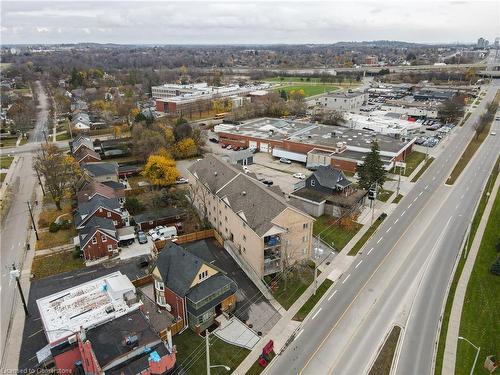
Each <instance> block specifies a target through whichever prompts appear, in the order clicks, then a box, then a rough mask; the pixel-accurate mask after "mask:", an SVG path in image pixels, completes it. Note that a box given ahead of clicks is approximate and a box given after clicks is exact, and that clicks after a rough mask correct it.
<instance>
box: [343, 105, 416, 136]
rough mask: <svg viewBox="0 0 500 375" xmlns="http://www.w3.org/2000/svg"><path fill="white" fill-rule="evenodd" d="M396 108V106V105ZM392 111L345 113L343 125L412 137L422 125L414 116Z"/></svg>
mask: <svg viewBox="0 0 500 375" xmlns="http://www.w3.org/2000/svg"><path fill="white" fill-rule="evenodd" d="M396 108H397V107H396ZM401 116H402V115H400V114H398V113H394V112H392V111H391V112H384V111H373V112H370V114H368V115H361V114H355V113H347V114H345V118H346V121H345V123H344V124H343V125H344V126H345V127H347V128H350V129H355V130H368V131H372V132H375V133H379V134H386V135H390V136H393V137H401V138H403V137H412V136H413V135H416V133H417V131H419V130H420V128H421V127H422V124H421V123H417V122H416V121H415V119H414V118H412V117H410V120H408V119H407V116H405V115H403V117H404V118H402V117H401Z"/></svg>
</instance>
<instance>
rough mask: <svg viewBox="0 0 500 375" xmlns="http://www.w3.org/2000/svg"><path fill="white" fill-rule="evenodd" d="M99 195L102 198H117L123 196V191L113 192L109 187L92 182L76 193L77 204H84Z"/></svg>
mask: <svg viewBox="0 0 500 375" xmlns="http://www.w3.org/2000/svg"><path fill="white" fill-rule="evenodd" d="M96 195H100V196H102V197H104V198H119V197H122V196H125V192H124V190H123V189H122V190H115V189H113V188H112V187H111V186H108V185H105V184H103V183H100V182H97V181H92V182H89V183H88V184H86V185H85V186H84V187H83V188H82V189H81V190H80V191H79V192H78V193H77V195H76V196H77V200H78V202H79V203H80V202H86V201H88V200H90V199H92V198H93V197H94V196H96Z"/></svg>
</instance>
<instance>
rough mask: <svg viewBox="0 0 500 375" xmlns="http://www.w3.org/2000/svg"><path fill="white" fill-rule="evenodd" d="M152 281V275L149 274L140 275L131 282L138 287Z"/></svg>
mask: <svg viewBox="0 0 500 375" xmlns="http://www.w3.org/2000/svg"><path fill="white" fill-rule="evenodd" d="M152 282H153V275H151V274H149V275H146V276H143V277H140V278H138V279H135V280H133V281H132V284H133V285H134V286H135V287H136V288H139V287H141V286H143V285H146V284H149V283H152Z"/></svg>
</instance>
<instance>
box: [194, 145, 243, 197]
mask: <svg viewBox="0 0 500 375" xmlns="http://www.w3.org/2000/svg"><path fill="white" fill-rule="evenodd" d="M188 169H189V171H190V172H191V173H192V174H193V175H195V174H196V176H197V177H198V179H199V180H200V181H202V182H203V183H204V184H205V185H206V186H208V188H209V189H210V191H211V192H213V193H214V194H215V192H216V191H217V190H219V189H220V188H221V187H223V186H224V185H225V184H227V183H228V182H229V181H231V179H233V178H234V177H236V175H237V174H238V173H239V172H238V171H237V170H235V169H233V168H230V167H229V166H228V165H227V163H224V162H223V161H222V160H220V159H218V158H216V157H215V156H213V155H211V154H209V155H207V156H206V157H205V158H203V159H202V160H199V161H197V162H196V163H194V164H193V165H192V166H191V167H189V168H188Z"/></svg>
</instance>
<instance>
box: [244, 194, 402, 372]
mask: <svg viewBox="0 0 500 375" xmlns="http://www.w3.org/2000/svg"><path fill="white" fill-rule="evenodd" d="M395 197H396V193H394V194H392V196H391V197H390V198H389V200H388V201H387V202H386V203H382V204H380V203H379V208H377V209H376V211H378V210H380V212H386V213H387V214H389V213H390V212H392V210H394V208H395V206H396V205H395V204H391V203H389V202H391V201H392V200H393V199H394V198H395ZM369 228H370V222H369V221H368V223H367V224H365V225H363V227H362V228H361V229H360V230H359V232H358V233H356V235H355V236H354V237H353V238H352V239H351V240H350V241H349V242H348V243H347V245H346V246H345V247H344V248H343V249H342V251H341V252H340V253H338V254H337V255H335V257H334V258H333V260H332V262H331V263H330V264H329V265H327V266H325V265H322V266H321V267H320V268H319V269H320V270H321V274H320V275H319V276H318V279H317V286H318V287H319V286H320V285H321V284H322V283H323V281H325V279H327V278H328V279H330V280H331V281H333V284H332V286H331V287H330V289H332V288H333V287H335V285H336V281H337V280H338V279H339V278H340V277H341V276H342V274H343V273H344V272H345V271H346V270H347V269H348V268H349V267H350V266H351V264H352V263H353V262H354V260H355V259H356V257H355V256H349V255H347V254H348V253H349V251H351V249H352V248H353V247H354V245H355V244H356V243H357V242H358V240H359V239H360V238H361V237H362V236H363V235H364V234H365V233H366V231H367V230H368V229H369ZM313 291H314V284H311V285H309V287H308V288H307V289H306V290H305V291H304V293H302V295H301V296H300V297H299V298H298V299H297V300H296V301H295V303H294V304H293V305H292V306H291V307H290V308H289V309H288V310H285V309H284V308H283V307H281V308H280V310H279V311H278V312H279V313H280V314H282V317H281V319H280V320H279V321H278V322H277V323H276V325H275V326H274V327H273V328H271V330H270V331H269V332H268V333H267V334H266V335H265V336H263V337H262V338H261V340H260V341H259V342H258V343H257V345H255V347H254V348H253V350H252V351H251V352H250V353H249V354H248V356H247V357H246V358H245V359H244V360H243V362H241V363H240V365H239V366H238V368H236V369H235V371H234V374H238V375H243V374H245V373H247V372H248V370H249V369H250V367H251V366H252V365H253V364H254V363H255V362H257V359H258V358H259V355H260V354H261V353H262V348H263V347H264V345H266V344H267V343H268V342H269V340H273V342H274V352H275V353H279V352H280V351H281V350H282V349H283V348H284V347H285V345H286V343H287V341H289V340H290V338H291V336H292V335H294V333H296V332H297V330H298V329H299V327H300V326H301V324H302V322H298V321H295V320H293V317H294V316H295V315H296V314H297V312H298V311H299V310H300V308H301V307H302V305H304V303H305V302H306V301H307V300H308V299H309V298H310V297H311V296H312V295H313ZM327 295H328V292H326V293H325V294H324V295H323V297H322V298H321V300H322V299H323V298H325V297H326V296H327ZM321 300H320V301H318V303H320V302H321ZM306 319H307V318H306Z"/></svg>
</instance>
